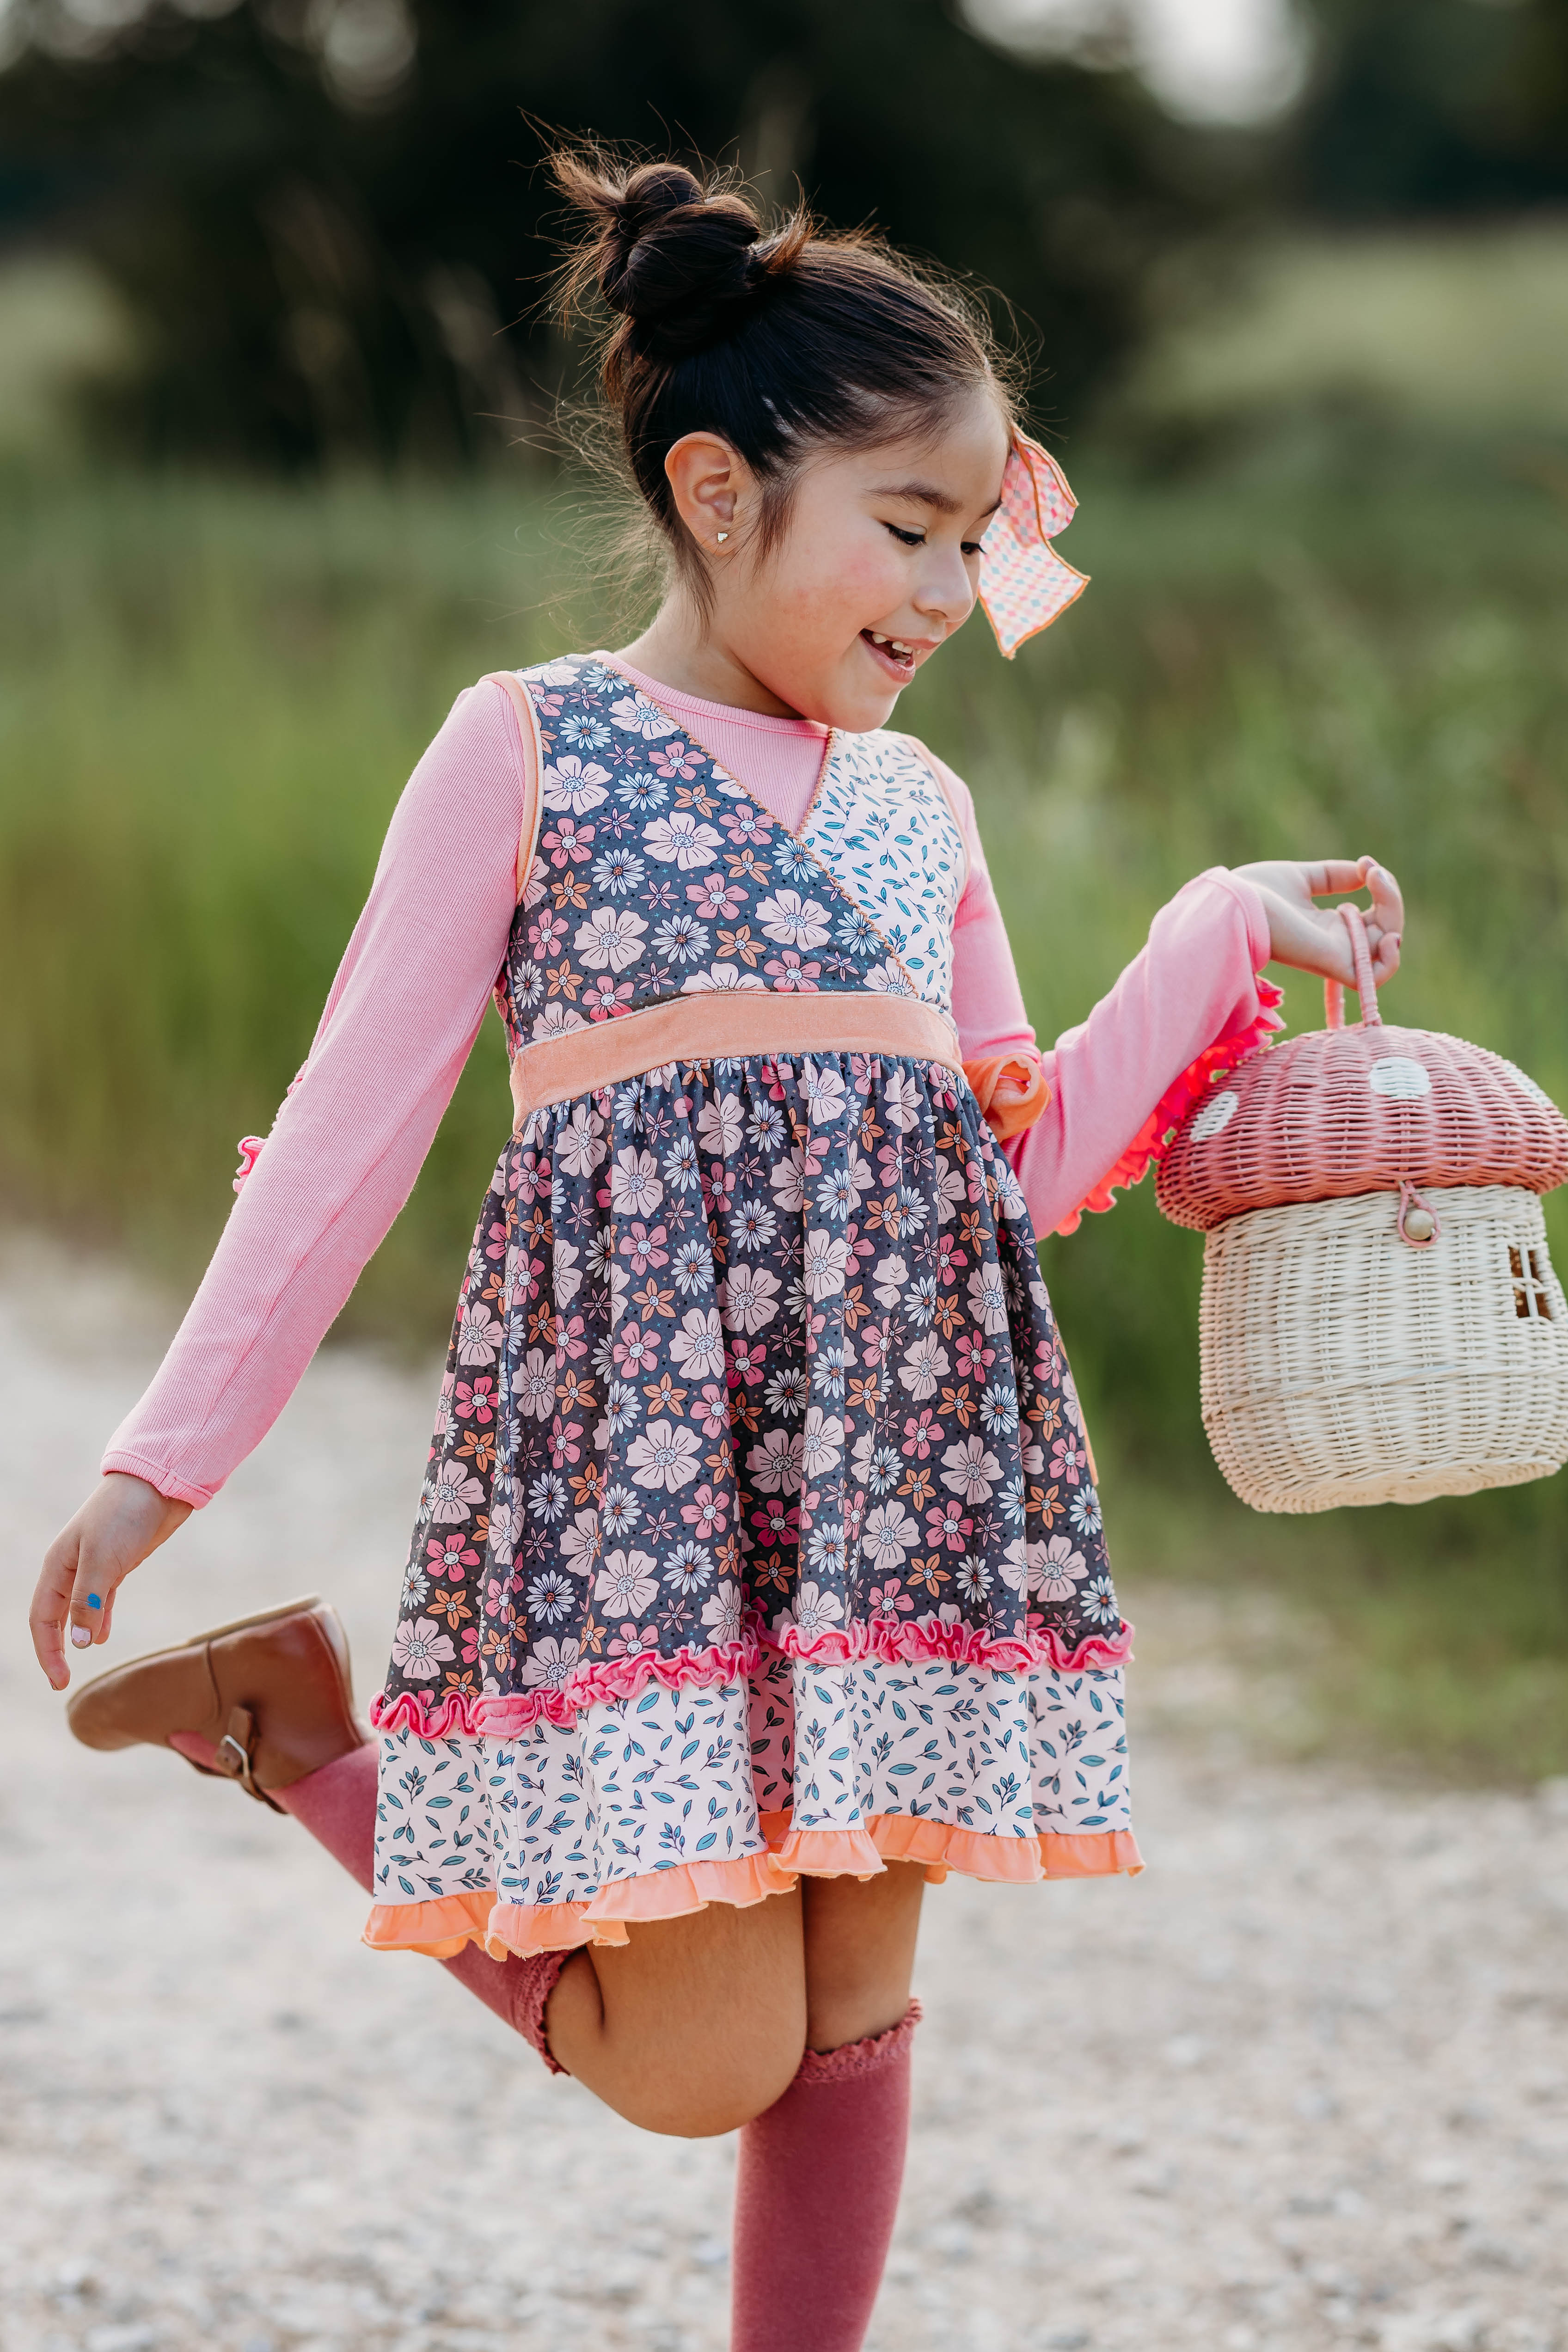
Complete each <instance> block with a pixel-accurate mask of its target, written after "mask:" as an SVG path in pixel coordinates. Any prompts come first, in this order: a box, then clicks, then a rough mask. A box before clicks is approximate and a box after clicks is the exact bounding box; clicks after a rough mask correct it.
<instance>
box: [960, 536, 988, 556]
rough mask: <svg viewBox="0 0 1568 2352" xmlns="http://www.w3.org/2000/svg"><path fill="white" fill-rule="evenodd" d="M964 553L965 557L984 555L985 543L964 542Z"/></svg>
mask: <svg viewBox="0 0 1568 2352" xmlns="http://www.w3.org/2000/svg"><path fill="white" fill-rule="evenodd" d="M984 552H985V544H984V541H983V540H978V539H966V540H965V541H964V542H963V553H964V554H965V555H984Z"/></svg>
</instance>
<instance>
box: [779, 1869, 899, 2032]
mask: <svg viewBox="0 0 1568 2352" xmlns="http://www.w3.org/2000/svg"><path fill="white" fill-rule="evenodd" d="M924 1891H925V1871H924V1869H923V1867H922V1866H921V1864H919V1863H911V1862H890V1863H889V1864H888V1866H887V1868H886V1869H885V1870H884V1871H883V1872H882V1874H881V1875H880V1877H879V1878H868V1879H865V1880H861V1879H858V1878H807V1879H803V1880H802V1882H801V1893H802V1895H803V1896H804V1897H805V2008H806V2018H805V2046H806V2048H807V2049H808V2050H838V2049H841V2048H842V2047H843V2045H844V2043H845V2042H863V2041H865V2039H866V2037H867V2036H868V2034H872V2033H885V2032H887V2031H888V2028H889V2026H890V2025H897V2023H898V2021H899V2020H900V2018H901V2017H902V2015H903V2013H904V2011H906V2010H907V2009H908V2007H909V2005H910V1977H911V1976H912V1975H913V1973H914V1965H915V1937H916V1935H917V1933H918V1932H919V1929H920V1924H921V1895H922V1894H923V1893H924Z"/></svg>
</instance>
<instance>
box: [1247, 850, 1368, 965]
mask: <svg viewBox="0 0 1568 2352" xmlns="http://www.w3.org/2000/svg"><path fill="white" fill-rule="evenodd" d="M1231 871H1232V872H1233V873H1234V874H1238V875H1239V876H1240V877H1241V878H1242V880H1243V881H1244V882H1250V883H1251V884H1252V887H1253V888H1254V889H1255V890H1256V891H1257V892H1258V896H1259V897H1260V898H1261V899H1262V900H1263V904H1264V907H1265V908H1266V910H1267V912H1268V954H1269V959H1270V961H1272V962H1274V963H1289V964H1294V965H1295V967H1296V969H1297V970H1298V971H1316V972H1321V975H1322V977H1323V978H1324V979H1325V980H1338V981H1342V982H1343V983H1344V984H1345V986H1346V987H1347V988H1353V987H1354V986H1355V964H1354V961H1353V959H1352V955H1351V936H1350V933H1349V931H1348V930H1347V929H1345V926H1344V924H1343V922H1342V920H1341V918H1340V916H1339V914H1338V912H1337V910H1336V909H1335V908H1330V907H1315V906H1314V905H1313V904H1312V901H1313V900H1314V898H1330V897H1332V896H1333V895H1334V894H1335V893H1337V892H1343V891H1347V890H1370V891H1371V892H1372V906H1371V908H1370V910H1367V909H1363V921H1364V922H1365V924H1366V938H1367V945H1368V946H1369V947H1370V948H1371V950H1372V970H1373V979H1374V980H1376V981H1377V982H1378V984H1379V986H1381V985H1382V983H1383V982H1384V981H1385V980H1392V979H1393V978H1394V973H1395V972H1396V971H1398V970H1399V942H1400V935H1401V933H1402V932H1403V930H1404V929H1405V901H1404V899H1403V898H1401V896H1400V893H1399V885H1398V883H1397V882H1396V881H1395V880H1394V877H1393V875H1392V874H1391V873H1390V872H1389V871H1388V868H1387V867H1386V866H1380V865H1379V864H1378V862H1377V860H1376V859H1375V858H1374V857H1358V858H1357V859H1356V861H1355V863H1354V865H1353V866H1352V864H1351V862H1350V860H1349V859H1348V858H1344V857H1328V858H1325V859H1324V860H1323V861H1322V863H1321V865H1317V866H1297V865H1293V864H1292V863H1291V862H1290V860H1289V859H1288V858H1279V859H1266V860H1264V861H1263V863H1261V864H1260V865H1258V866H1233V867H1232V868H1231Z"/></svg>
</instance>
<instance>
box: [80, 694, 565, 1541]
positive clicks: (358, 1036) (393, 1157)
mask: <svg viewBox="0 0 1568 2352" xmlns="http://www.w3.org/2000/svg"><path fill="white" fill-rule="evenodd" d="M523 758H524V752H523V744H522V736H521V729H520V728H519V725H518V721H517V716H516V713H515V712H514V710H513V709H512V706H511V704H510V701H509V699H508V698H507V697H506V695H505V694H504V693H503V692H502V690H501V688H499V687H494V686H477V687H470V688H468V691H467V692H466V693H463V694H460V695H459V696H458V699H457V702H456V703H455V704H454V706H453V708H452V711H451V714H450V716H449V717H448V718H447V723H446V725H445V726H444V727H443V728H442V730H441V731H440V733H439V734H438V735H437V738H436V740H435V741H434V742H433V743H432V744H431V746H430V749H429V750H428V751H426V754H425V757H424V758H423V759H422V760H421V761H420V762H419V765H418V767H417V768H416V770H415V772H414V774H413V776H412V778H411V779H410V781H409V783H408V785H407V788H406V790H405V793H404V794H403V797H402V799H401V800H400V801H399V803H398V804H397V809H396V813H395V815H394V817H393V820H392V824H391V828H390V830H389V831H388V834H387V836H386V843H385V846H384V849H383V851H382V855H381V861H380V864H379V865H378V866H377V868H376V875H375V881H374V886H373V887H372V889H371V894H370V898H369V899H368V901H367V902H366V905H365V908H364V912H363V915H362V916H361V917H360V919H359V922H358V924H357V925H356V927H355V929H354V934H353V939H352V940H350V941H349V946H348V952H347V953H346V955H345V956H344V957H343V961H342V966H341V968H340V970H339V971H338V976H337V979H336V981H335V982H333V985H332V992H331V995H330V996H329V998H328V999H327V1007H326V1011H325V1012H324V1013H322V1015H321V1026H320V1027H319V1029H318V1030H317V1032H316V1038H315V1043H314V1044H313V1045H312V1046H311V1048H310V1058H309V1060H308V1061H307V1062H306V1064H305V1066H304V1069H303V1071H302V1072H301V1074H300V1078H299V1079H298V1080H297V1081H296V1084H295V1087H294V1090H293V1092H292V1093H291V1094H290V1095H289V1098H288V1100H287V1101H286V1102H285V1103H284V1105H283V1108H282V1109H281V1110H280V1111H279V1114H278V1118H277V1123H276V1125H275V1126H274V1128H273V1130H272V1133H271V1135H270V1137H269V1138H268V1143H267V1148H266V1150H264V1151H263V1152H262V1153H261V1155H260V1157H259V1159H258V1160H257V1163H256V1166H255V1169H254V1170H253V1171H252V1173H251V1174H250V1176H249V1177H248V1178H247V1181H246V1183H245V1186H244V1189H243V1190H242V1192H240V1195H239V1198H238V1200H237V1202H235V1205H234V1210H233V1213H231V1215H230V1217H229V1220H228V1223H227V1224H226V1227H225V1228H224V1233H223V1237H222V1239H221V1240H220V1241H219V1243H218V1245H217V1248H216V1252H215V1253H214V1255H213V1260H212V1264H211V1265H209V1266H208V1268H207V1271H206V1274H205V1277H204V1279H203V1282H202V1286H201V1288H200V1289H199V1290H198V1291H197V1293H196V1296H195V1299H194V1300H193V1301H192V1304H191V1308H190V1312H189V1313H188V1314H187V1315H186V1317H185V1319H184V1322H183V1323H182V1324H181V1326H180V1328H179V1331H178V1333H177V1335H176V1337H175V1339H174V1344H173V1345H172V1346H171V1348H170V1349H169V1352H168V1354H167V1355H166V1356H165V1357H164V1359H163V1364H162V1366H161V1367H160V1369H159V1370H158V1372H157V1373H156V1375H155V1376H154V1378H153V1383H152V1386H151V1387H150V1388H149V1389H148V1391H147V1392H146V1394H145V1395H144V1396H143V1397H142V1400H141V1402H140V1403H139V1404H137V1405H136V1406H135V1408H134V1409H133V1410H132V1412H130V1413H129V1414H128V1415H127V1417H126V1419H125V1420H124V1421H123V1422H122V1423H121V1426H120V1427H119V1429H117V1430H116V1432H115V1433H114V1435H113V1437H112V1438H111V1439H110V1444H109V1451H108V1453H107V1454H105V1456H104V1460H103V1467H104V1469H105V1470H128V1471H130V1472H132V1475H134V1476H136V1477H138V1478H145V1479H146V1480H147V1482H148V1483H149V1485H151V1486H156V1487H157V1488H158V1490H159V1491H160V1493H162V1494H164V1495H171V1496H175V1497H177V1499H178V1500H180V1501H182V1502H186V1503H197V1504H200V1503H205V1502H207V1501H209V1500H210V1498H211V1497H212V1496H214V1495H215V1494H216V1492H217V1490H218V1488H219V1487H220V1486H222V1485H223V1483H224V1480H225V1479H226V1477H227V1476H228V1475H229V1474H230V1472H231V1471H232V1470H233V1469H234V1468H235V1467H236V1466H237V1464H238V1463H240V1462H242V1461H243V1460H244V1458H245V1456H246V1455H247V1454H248V1453H249V1452H250V1451H251V1449H252V1447H253V1446H255V1445H257V1444H258V1443H259V1442H260V1440H261V1438H262V1437H263V1436H265V1434H266V1433H267V1431H268V1429H269V1428H270V1427H271V1426H272V1423H273V1422H274V1421H275V1420H276V1419H277V1417H278V1415H279V1412H281V1410H282V1408H283V1406H284V1405H285V1403H286V1402H288V1400H289V1396H290V1395H291V1394H292V1392H293V1390H294V1388H295V1385H296V1383H297V1382H298V1381H299V1379H300V1374H301V1373H302V1372H303V1370H304V1369H305V1367H306V1365H307V1364H308V1363H309V1362H310V1358H311V1357H312V1356H313V1355H314V1353H315V1351H316V1349H317V1348H318V1347H319V1346H320V1344H321V1339H322V1336H323V1334H324V1333H325V1332H326V1330H327V1329H328V1328H329V1327H330V1325H331V1322H332V1320H333V1318H335V1317H336V1315H337V1314H338V1312H339V1310H340V1308H341V1307H342V1305H343V1302H344V1300H345V1299H346V1298H347V1297H348V1295H349V1293H350V1291H351V1290H352V1289H353V1286H354V1284H355V1282H356V1281H357V1280H358V1278H359V1275H360V1271H361V1268H362V1267H363V1265H364V1264H365V1261H366V1260H367V1259H368V1258H369V1257H370V1256H371V1255H372V1254H373V1252H374V1250H375V1249H376V1248H377V1247H378V1246H379V1244H380V1243H381V1242H382V1240H383V1239H384V1236H385V1234H386V1232H387V1230H388V1228H389V1227H390V1225H391V1223H392V1222H393V1219H394V1218H395V1216H396V1214H397V1213H398V1211H399V1209H401V1207H402V1206H403V1203H404V1202H405V1200H406V1199H407V1197H408V1194H409V1192H410V1191H411V1190H412V1188H413V1184H414V1180H415V1178H416V1176H417V1175H418V1173H419V1170H420V1167H421V1165H422V1163H423V1161H424V1159H425V1155H426V1152H427V1151H428V1150H429V1149H430V1143H431V1139H432V1138H433V1137H434V1135H435V1132H436V1129H437V1126H438V1125H439V1124H440V1119H441V1114H442V1112H443V1111H444V1110H445V1109H446V1108H447V1103H448V1102H449V1101H450V1099H451V1096H452V1090H453V1088H454V1087H456V1085H457V1083H458V1076H459V1075H460V1073H461V1071H462V1067H463V1065H464V1063H465V1062H466V1061H467V1059H468V1054H469V1051H470V1049H471V1047H472V1045H473V1042H474V1039H475V1037H476V1036H477V1035H478V1034H479V1024H480V1022H481V1021H482V1020H483V1018H484V1014H485V1008H486V1006H487V1005H488V1003H489V999H490V991H491V988H492V986H493V984H494V982H495V979H496V976H497V974H498V972H499V971H500V965H501V959H502V957H503V956H504V955H505V952H506V942H507V934H508V931H509V930H510V926H511V918H512V911H513V907H514V904H515V890H516V861H517V845H518V829H519V826H520V825H521V819H522V799H523V793H522V783H523V767H522V761H523ZM506 1111H507V1106H506V1104H505V1102H504V1100H503V1101H501V1102H499V1103H498V1105H497V1117H498V1120H500V1121H502V1122H504V1119H505V1117H506Z"/></svg>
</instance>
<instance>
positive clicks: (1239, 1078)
mask: <svg viewBox="0 0 1568 2352" xmlns="http://www.w3.org/2000/svg"><path fill="white" fill-rule="evenodd" d="M1340 912H1341V914H1342V915H1343V916H1344V918H1345V921H1346V924H1347V927H1348V929H1349V930H1350V935H1351V942H1352V949H1353V950H1354V955H1355V971H1356V984H1357V988H1358V991H1359V992H1360V996H1361V1013H1362V1017H1361V1020H1360V1022H1359V1024H1357V1025H1356V1026H1354V1027H1353V1028H1345V1027H1344V1026H1343V1025H1342V1024H1343V1009H1342V1005H1343V1000H1342V992H1341V990H1340V988H1339V986H1338V983H1337V982H1333V981H1331V982H1329V983H1328V986H1327V989H1326V991H1325V994H1326V996H1327V999H1328V1021H1329V1025H1328V1027H1327V1028H1326V1029H1319V1030H1314V1031H1313V1032H1311V1033H1310V1034H1309V1035H1306V1036H1302V1037H1292V1038H1289V1040H1288V1041H1287V1042H1286V1043H1285V1044H1284V1045H1275V1046H1273V1047H1271V1048H1270V1049H1268V1051H1266V1052H1260V1053H1258V1054H1257V1055H1254V1056H1253V1057H1252V1058H1251V1060H1249V1061H1247V1062H1244V1063H1242V1064H1241V1065H1240V1066H1239V1067H1238V1068H1237V1069H1234V1070H1229V1071H1227V1072H1226V1075H1225V1078H1224V1082H1223V1084H1222V1085H1219V1086H1216V1087H1213V1088H1212V1089H1211V1090H1210V1092H1209V1093H1208V1094H1207V1095H1206V1096H1200V1097H1199V1098H1198V1100H1197V1101H1196V1102H1194V1105H1193V1107H1192V1109H1191V1110H1190V1111H1189V1112H1188V1114H1187V1116H1186V1118H1184V1120H1183V1122H1182V1124H1181V1126H1180V1128H1178V1129H1177V1131H1176V1134H1175V1137H1174V1138H1173V1141H1172V1143H1171V1146H1170V1149H1169V1150H1168V1151H1167V1152H1166V1154H1165V1156H1164V1158H1163V1160H1162V1161H1161V1163H1160V1172H1159V1177H1158V1181H1157V1192H1158V1196H1159V1202H1160V1206H1161V1208H1162V1209H1163V1211H1164V1213H1165V1214H1166V1216H1167V1217H1169V1218H1170V1219H1171V1221H1172V1223H1173V1224H1178V1225H1194V1226H1196V1228H1197V1229H1198V1231H1199V1232H1200V1233H1207V1232H1208V1231H1210V1229H1211V1228H1212V1227H1214V1226H1215V1225H1219V1224H1223V1223H1225V1221H1226V1218H1227V1217H1235V1216H1239V1215H1240V1214H1242V1213H1243V1212H1244V1211H1246V1210H1248V1209H1272V1208H1279V1207H1281V1206H1283V1205H1284V1204H1286V1203H1288V1202H1294V1201H1333V1200H1342V1199H1344V1198H1346V1197H1348V1196H1349V1195H1350V1194H1352V1193H1356V1192H1384V1191H1387V1192H1397V1191H1399V1190H1400V1188H1401V1187H1402V1186H1404V1187H1405V1188H1406V1197H1408V1188H1409V1187H1411V1186H1414V1185H1420V1184H1518V1185H1521V1186H1522V1187H1524V1188H1525V1189H1526V1190H1528V1191H1530V1192H1551V1190H1552V1187H1553V1185H1556V1184H1561V1183H1562V1182H1563V1181H1564V1179H1565V1178H1568V1119H1565V1118H1563V1114H1562V1112H1561V1111H1560V1110H1559V1109H1558V1108H1557V1106H1556V1105H1555V1103H1553V1102H1552V1098H1551V1097H1550V1096H1549V1095H1547V1094H1545V1093H1543V1092H1542V1088H1541V1087H1538V1086H1537V1085H1536V1084H1535V1081H1534V1080H1533V1079H1532V1078H1527V1077H1526V1076H1525V1075H1524V1072H1523V1071H1522V1070H1518V1069H1515V1067H1514V1066H1513V1064H1512V1063H1511V1062H1505V1061H1504V1060H1503V1058H1502V1056H1501V1055H1500V1054H1489V1053H1488V1052H1487V1050H1486V1048H1485V1047H1484V1046H1482V1045H1467V1044H1466V1043H1465V1041H1464V1039H1463V1038H1462V1037H1447V1036H1444V1035H1443V1034H1441V1033H1440V1032H1439V1031H1437V1030H1435V1029H1395V1028H1392V1027H1390V1026H1389V1025H1387V1024H1385V1023H1384V1020H1383V1019H1382V1016H1381V1015H1380V1013H1379V1012H1378V1009H1377V985H1376V982H1374V981H1373V975H1372V958H1371V955H1370V953H1369V952H1368V949H1367V943H1366V930H1365V927H1364V926H1363V922H1362V919H1361V916H1360V914H1359V912H1358V910H1357V909H1356V908H1354V907H1352V906H1349V905H1346V906H1343V907H1342V908H1340Z"/></svg>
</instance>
